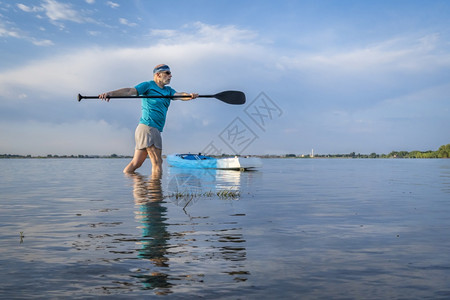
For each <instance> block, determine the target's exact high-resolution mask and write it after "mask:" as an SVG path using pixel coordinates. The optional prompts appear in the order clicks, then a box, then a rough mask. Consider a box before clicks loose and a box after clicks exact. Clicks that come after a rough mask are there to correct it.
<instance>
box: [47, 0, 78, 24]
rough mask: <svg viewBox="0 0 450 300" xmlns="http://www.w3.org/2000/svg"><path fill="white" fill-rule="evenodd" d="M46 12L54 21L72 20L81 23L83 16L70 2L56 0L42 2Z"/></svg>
mask: <svg viewBox="0 0 450 300" xmlns="http://www.w3.org/2000/svg"><path fill="white" fill-rule="evenodd" d="M42 7H43V8H44V10H45V14H46V15H47V17H48V18H49V19H50V20H52V21H72V22H76V23H81V22H82V20H83V18H82V17H81V16H80V14H79V13H78V12H77V11H76V10H74V9H72V6H71V5H70V4H66V3H60V2H57V1H55V0H45V1H44V3H43V4H42Z"/></svg>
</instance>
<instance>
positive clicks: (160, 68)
mask: <svg viewBox="0 0 450 300" xmlns="http://www.w3.org/2000/svg"><path fill="white" fill-rule="evenodd" d="M164 71H170V68H169V66H168V65H162V66H159V67H156V68H154V69H153V74H156V73H159V72H164Z"/></svg>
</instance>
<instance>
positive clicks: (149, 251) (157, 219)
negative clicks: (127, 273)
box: [133, 174, 171, 294]
mask: <svg viewBox="0 0 450 300" xmlns="http://www.w3.org/2000/svg"><path fill="white" fill-rule="evenodd" d="M133 179H134V189H133V195H134V201H135V204H136V207H137V211H136V219H137V220H138V222H139V223H140V224H141V225H140V226H139V228H141V230H142V239H141V241H140V242H139V243H138V244H140V245H142V248H141V249H139V250H138V253H139V254H138V257H139V258H142V259H146V260H150V261H151V262H152V263H153V268H154V270H153V271H151V272H150V273H149V274H140V275H135V277H137V278H139V279H140V280H141V281H142V283H143V284H144V287H145V288H147V289H155V288H159V289H163V290H161V294H166V293H169V292H170V287H171V284H170V283H169V282H168V275H167V271H168V267H169V264H168V260H169V259H168V258H167V245H168V240H169V238H170V234H169V233H168V232H167V223H166V222H165V221H166V220H167V218H166V214H167V208H166V207H165V206H163V205H161V202H162V199H163V193H162V190H161V177H160V176H153V177H151V178H150V179H149V180H146V179H145V177H143V176H141V175H140V174H135V175H133Z"/></svg>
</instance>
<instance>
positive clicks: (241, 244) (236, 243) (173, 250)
mask: <svg viewBox="0 0 450 300" xmlns="http://www.w3.org/2000/svg"><path fill="white" fill-rule="evenodd" d="M231 174H232V175H230V173H226V172H225V173H223V172H220V173H219V172H213V173H210V172H208V173H206V174H200V173H196V172H193V173H189V171H186V170H184V171H182V172H178V173H174V172H171V174H170V176H169V178H168V180H169V188H170V187H172V188H176V189H179V191H180V189H182V190H181V191H182V192H183V191H186V190H189V191H194V192H195V193H199V194H201V193H202V192H205V191H207V190H215V189H216V188H217V189H230V188H236V187H237V188H238V187H239V176H240V173H239V172H234V173H231ZM210 176H213V177H210ZM132 178H133V181H134V189H133V195H134V200H135V205H136V210H135V217H136V220H137V221H138V223H139V226H138V228H140V229H141V235H142V237H141V238H139V239H138V240H139V242H138V244H139V245H140V248H139V249H138V250H137V253H138V254H137V256H138V258H140V259H141V260H146V261H150V262H151V264H152V265H151V266H150V267H145V268H140V269H139V271H138V272H135V274H134V275H133V277H135V278H138V279H139V280H140V282H141V283H142V284H143V287H144V289H155V291H156V292H155V293H157V294H169V293H173V292H174V290H175V289H176V288H177V287H181V286H183V287H184V288H186V287H187V286H191V288H195V285H197V284H200V285H201V286H203V284H204V281H205V280H206V279H205V277H208V276H212V277H208V278H217V276H218V274H223V275H224V276H225V277H224V278H222V279H221V281H222V282H224V283H225V282H226V281H227V278H229V279H232V280H233V281H234V282H245V281H246V280H247V278H248V276H249V275H250V272H249V271H247V269H246V267H245V264H244V263H245V261H246V256H247V253H246V248H245V243H246V241H245V239H244V236H243V234H242V228H241V227H240V226H239V224H240V223H241V220H242V218H243V217H245V214H239V213H236V214H233V215H228V216H220V215H217V216H192V215H195V214H196V210H195V209H191V211H190V214H185V215H184V216H185V217H184V218H183V219H182V220H181V221H180V220H177V221H174V220H172V222H169V220H168V203H171V202H175V204H176V205H178V206H175V207H179V206H180V205H179V204H178V203H177V202H176V201H175V200H174V201H171V202H166V201H163V200H164V199H166V198H169V199H167V200H172V199H170V196H167V195H164V193H163V190H162V188H161V178H160V177H150V178H148V177H144V176H141V175H139V174H135V175H133V176H132ZM171 180H172V182H170V181H171ZM174 184H177V185H176V186H174ZM171 185H172V186H171ZM169 194H170V192H169ZM200 198H201V197H200ZM211 199H217V197H210V200H211ZM212 204H213V202H212ZM213 205H214V204H213ZM186 216H187V217H188V218H187V219H186ZM183 220H185V221H186V222H185V221H183ZM169 226H170V230H169V229H168V228H169ZM214 265H216V266H217V268H211V266H214ZM219 266H220V267H219ZM144 269H145V270H144ZM209 272H210V273H209ZM136 273H137V274H136ZM230 276H231V277H230ZM210 280H211V279H210ZM215 280H217V279H215Z"/></svg>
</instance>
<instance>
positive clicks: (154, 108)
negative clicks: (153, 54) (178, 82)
mask: <svg viewBox="0 0 450 300" xmlns="http://www.w3.org/2000/svg"><path fill="white" fill-rule="evenodd" d="M134 88H135V89H136V90H137V92H138V94H139V95H140V96H158V95H163V96H173V95H174V94H175V93H176V91H175V90H174V89H173V88H171V87H170V86H165V87H164V88H160V87H159V86H158V85H157V84H156V82H154V81H153V80H151V81H145V82H142V83H140V84H138V85H136V86H135V87H134ZM170 101H171V99H170V98H142V116H141V120H140V121H139V123H142V124H145V125H147V126H151V127H155V128H156V129H158V130H159V131H160V132H162V131H163V128H164V124H165V123H166V115H167V109H168V108H169V105H170Z"/></svg>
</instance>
